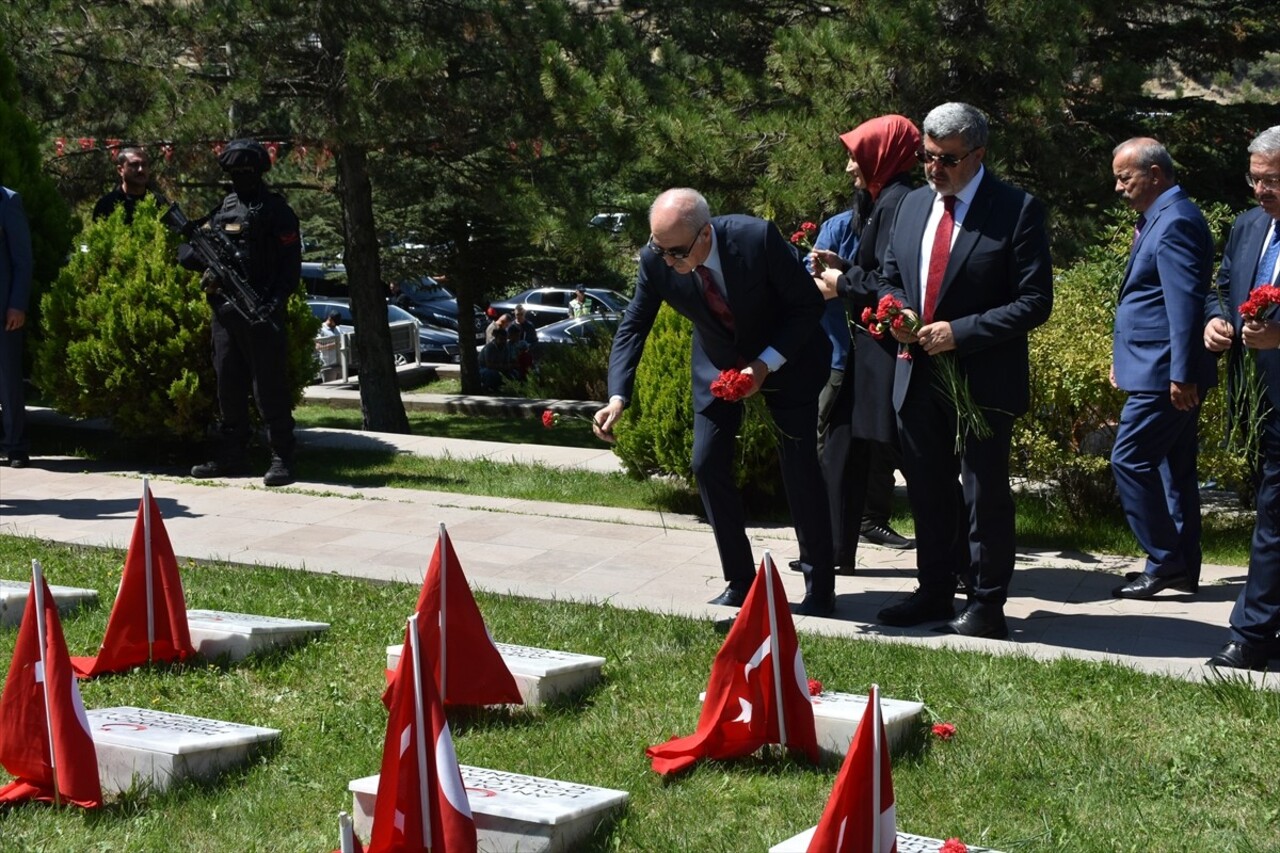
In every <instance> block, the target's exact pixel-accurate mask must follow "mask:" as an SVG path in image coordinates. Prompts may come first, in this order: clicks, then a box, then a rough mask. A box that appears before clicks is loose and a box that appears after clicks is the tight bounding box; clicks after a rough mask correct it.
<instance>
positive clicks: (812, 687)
mask: <svg viewBox="0 0 1280 853" xmlns="http://www.w3.org/2000/svg"><path fill="white" fill-rule="evenodd" d="M821 692H822V682H821V681H819V680H818V679H816V678H810V679H809V695H810V696H817V695H818V694H819V693H821Z"/></svg>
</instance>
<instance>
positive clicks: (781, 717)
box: [764, 550, 787, 747]
mask: <svg viewBox="0 0 1280 853" xmlns="http://www.w3.org/2000/svg"><path fill="white" fill-rule="evenodd" d="M776 571H777V567H776V566H774V564H773V555H771V554H770V553H769V552H768V550H766V551H765V552H764V582H765V583H764V588H765V590H766V593H767V596H768V603H769V655H770V657H772V658H773V667H772V669H773V695H774V703H775V705H776V706H777V709H778V738H779V740H780V742H781V744H782V746H784V747H785V746H786V745H787V713H786V710H785V708H786V705H785V704H784V703H783V701H782V661H780V660H778V611H777V610H776V609H775V608H774V605H773V575H774V572H776Z"/></svg>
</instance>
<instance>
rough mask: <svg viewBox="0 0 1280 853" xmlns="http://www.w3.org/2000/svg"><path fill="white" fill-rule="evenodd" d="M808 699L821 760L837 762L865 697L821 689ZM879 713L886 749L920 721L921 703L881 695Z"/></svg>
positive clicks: (703, 696) (898, 742) (893, 746)
mask: <svg viewBox="0 0 1280 853" xmlns="http://www.w3.org/2000/svg"><path fill="white" fill-rule="evenodd" d="M706 696H707V694H706V693H702V694H701V695H699V697H698V700H699V701H704V700H705V699H706ZM809 702H810V703H811V704H812V705H813V727H814V730H815V733H816V734H817V736H818V750H819V751H820V752H821V753H822V757H823V759H824V760H826V761H835V762H836V763H840V762H842V761H844V756H845V754H846V753H847V752H848V751H849V744H851V743H853V735H854V732H856V731H857V730H858V723H860V722H861V721H862V715H863V713H864V712H865V711H866V709H867V697H866V696H857V695H855V694H853V693H837V692H835V691H833V690H824V691H822V692H821V693H819V694H818V695H817V696H811V697H810V698H809ZM880 713H881V716H882V717H883V718H884V735H885V737H886V738H887V739H888V741H889V749H890V750H894V749H897V748H898V747H899V746H900V745H901V744H902V742H903V741H904V740H905V739H906V738H907V737H908V736H909V735H910V734H911V732H912V730H913V729H915V728H916V727H917V726H918V725H919V724H920V717H921V715H922V714H923V713H924V703H923V702H907V701H904V700H902V699H886V698H885V697H883V696H881V697H880Z"/></svg>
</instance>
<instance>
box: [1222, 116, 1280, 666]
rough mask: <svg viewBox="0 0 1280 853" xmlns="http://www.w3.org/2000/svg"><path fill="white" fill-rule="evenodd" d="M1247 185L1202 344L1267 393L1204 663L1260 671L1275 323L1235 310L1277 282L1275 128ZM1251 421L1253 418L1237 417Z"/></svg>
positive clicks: (1279, 138)
mask: <svg viewBox="0 0 1280 853" xmlns="http://www.w3.org/2000/svg"><path fill="white" fill-rule="evenodd" d="M1249 185H1250V186H1252V187H1253V192H1254V195H1255V196H1256V197H1257V199H1258V206H1257V207H1255V208H1254V209H1252V210H1250V211H1248V212H1247V213H1243V214H1241V215H1240V216H1239V218H1237V219H1236V221H1235V223H1234V224H1233V225H1232V226H1231V237H1230V238H1229V239H1228V240H1227V249H1226V253H1225V254H1224V255H1223V258H1222V266H1221V267H1220V268H1219V270H1218V281H1217V286H1216V287H1215V288H1214V291H1213V292H1212V293H1211V294H1210V296H1209V299H1208V300H1207V301H1206V302H1205V314H1206V316H1207V317H1208V322H1207V323H1206V325H1205V328H1204V344H1205V346H1206V347H1207V348H1208V349H1209V350H1210V351H1211V352H1222V351H1224V350H1227V349H1230V350H1231V354H1230V357H1229V358H1230V361H1229V371H1228V374H1227V375H1228V377H1230V379H1231V383H1232V385H1235V384H1236V383H1238V382H1239V381H1240V380H1241V375H1242V374H1241V370H1240V368H1241V367H1242V366H1243V363H1244V362H1243V360H1244V359H1246V358H1253V359H1256V367H1257V376H1258V377H1259V378H1260V379H1261V380H1262V385H1263V388H1264V389H1265V390H1266V399H1265V409H1264V413H1263V419H1262V426H1261V433H1262V434H1261V436H1259V438H1260V440H1261V448H1260V449H1261V451H1262V471H1261V472H1260V473H1261V476H1260V478H1259V483H1258V503H1257V520H1256V521H1255V522H1254V526H1253V546H1252V549H1251V551H1250V554H1249V574H1248V576H1247V577H1246V578H1245V582H1244V589H1242V590H1240V597H1239V598H1237V599H1236V606H1235V607H1234V608H1233V609H1232V611H1231V639H1230V640H1229V641H1228V642H1227V644H1226V645H1225V646H1223V647H1222V650H1221V651H1219V652H1218V653H1217V654H1216V655H1214V656H1213V657H1212V658H1210V659H1209V665H1210V666H1226V667H1234V668H1237V669H1266V667H1267V661H1268V659H1269V658H1271V657H1274V656H1275V655H1276V654H1277V652H1280V648H1278V647H1277V645H1278V644H1277V642H1276V640H1277V632H1280V415H1277V412H1280V318H1274V317H1273V318H1270V319H1267V320H1265V321H1264V322H1261V323H1257V322H1249V323H1242V322H1241V319H1240V313H1239V306H1240V304H1241V303H1243V302H1244V301H1245V300H1246V299H1248V298H1249V291H1250V290H1252V289H1253V288H1255V287H1259V286H1261V285H1266V284H1270V285H1274V284H1276V273H1277V267H1280V125H1277V126H1275V127H1271V128H1268V129H1267V130H1264V131H1263V132H1262V133H1260V134H1258V136H1257V137H1256V138H1255V139H1254V140H1253V142H1251V143H1250V144H1249ZM1241 344H1242V346H1241ZM1246 349H1249V350H1252V352H1248V353H1246V352H1245V350H1246ZM1239 390H1241V389H1239V388H1233V393H1232V394H1231V399H1232V400H1236V399H1239V398H1240V397H1241V396H1242V395H1239V394H1238V391H1239ZM1245 399H1247V397H1245ZM1250 415H1252V416H1255V417H1256V416H1257V415H1258V413H1257V412H1252V413H1250V412H1247V411H1246V412H1239V413H1237V416H1238V417H1249V416H1250Z"/></svg>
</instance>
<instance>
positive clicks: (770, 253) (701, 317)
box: [609, 215, 835, 596]
mask: <svg viewBox="0 0 1280 853" xmlns="http://www.w3.org/2000/svg"><path fill="white" fill-rule="evenodd" d="M711 224H712V228H713V230H714V231H715V244H716V251H717V253H718V255H719V259H720V264H721V269H722V271H723V273H724V285H725V290H726V291H727V301H728V305H729V309H730V310H731V311H732V313H733V321H734V329H733V331H732V332H730V331H729V330H728V329H727V328H726V327H725V326H724V325H723V324H722V323H721V322H720V321H719V320H718V319H716V317H715V316H714V315H713V314H712V313H711V310H710V309H709V308H708V307H707V303H706V301H705V299H704V297H703V291H702V285H701V282H700V281H699V280H698V275H697V273H696V272H694V273H690V274H688V275H680V274H679V273H677V272H676V271H675V270H674V269H672V268H671V267H669V266H667V264H666V263H665V262H664V261H663V260H662V259H661V258H659V257H656V256H655V255H654V254H653V253H652V252H649V251H644V252H642V253H641V259H640V271H639V275H638V277H637V280H636V292H635V297H634V298H633V299H632V301H631V304H630V305H629V306H628V307H627V311H626V314H625V315H624V316H623V318H622V322H621V323H620V324H619V325H618V332H617V334H616V335H615V336H614V340H613V351H612V353H611V355H610V358H609V394H610V396H611V397H612V396H617V397H621V398H622V399H623V400H625V401H630V399H631V397H632V393H633V387H634V384H635V372H636V366H637V365H638V364H639V363H640V356H641V354H642V352H643V350H644V344H645V339H646V338H647V337H648V334H649V330H650V329H651V328H652V326H653V322H654V319H655V318H656V317H657V315H658V309H659V308H661V307H662V304H663V303H664V302H665V303H667V304H668V305H670V306H671V307H672V308H674V309H675V310H676V311H677V312H679V313H680V314H682V315H684V316H685V317H687V318H688V319H689V320H690V321H692V323H693V352H692V358H691V365H692V373H693V404H694V405H693V409H694V432H693V473H694V477H695V478H696V480H697V482H698V490H699V492H700V494H701V496H702V503H703V507H704V508H705V510H706V513H707V520H708V521H709V522H710V523H711V527H712V531H713V532H714V534H715V538H716V547H717V548H718V550H719V552H720V562H721V566H722V568H723V571H724V577H725V580H726V581H728V582H729V583H730V584H731V585H734V586H741V587H744V588H745V587H746V586H748V585H750V583H751V581H752V579H753V578H754V577H755V569H756V564H755V562H754V560H753V558H752V555H751V544H750V542H749V541H748V539H747V534H746V517H745V514H744V512H743V508H742V499H741V495H740V493H739V491H738V487H737V485H736V483H735V482H734V475H733V458H734V447H735V444H736V435H737V433H738V427H739V425H740V424H741V421H742V409H743V405H742V404H741V403H726V402H725V401H723V400H719V399H717V398H716V397H715V396H713V395H712V393H711V383H712V382H713V381H714V380H715V379H716V377H718V376H719V375H720V371H722V370H726V369H729V368H734V367H743V366H745V365H746V364H748V363H749V362H751V361H752V360H753V359H755V358H757V357H758V356H759V355H760V354H761V352H763V351H764V350H765V349H766V348H767V347H770V346H772V347H773V348H774V349H775V350H777V351H778V352H779V353H780V354H781V355H782V356H783V357H785V358H786V363H785V364H784V365H783V366H782V367H781V368H780V369H779V370H778V371H776V372H772V373H770V374H769V375H768V377H767V378H766V379H765V382H764V385H763V387H762V388H761V390H760V393H761V394H763V395H764V400H765V402H766V403H767V404H768V407H769V411H770V413H771V414H772V416H773V419H774V422H775V423H776V424H777V426H778V431H779V436H778V445H779V455H780V459H781V463H782V479H783V484H784V486H785V488H786V493H787V500H788V503H789V504H790V506H791V515H792V519H793V521H794V523H795V527H796V535H797V538H798V540H799V544H800V559H801V560H802V561H803V562H805V563H808V564H809V565H810V566H812V567H813V569H812V571H810V572H807V573H806V578H807V582H808V584H809V587H810V591H811V592H814V593H817V594H819V595H823V596H829V595H832V594H833V593H834V584H835V580H834V575H833V573H832V556H831V523H830V518H829V516H828V510H827V502H826V495H825V493H824V492H823V490H822V489H821V488H820V484H821V482H822V472H821V469H820V468H819V467H818V456H817V434H816V425H817V416H818V393H819V392H820V391H821V390H822V387H823V384H824V383H825V382H826V379H827V376H828V373H829V372H830V365H831V343H830V341H828V340H827V336H826V335H825V334H823V332H822V329H821V327H820V325H819V320H820V318H821V317H822V313H823V310H824V304H823V299H822V296H821V295H820V294H819V293H818V290H817V288H815V287H814V286H813V279H812V277H811V276H810V275H809V272H808V271H807V270H806V269H805V267H804V264H803V263H802V262H801V261H800V259H799V258H797V257H796V254H795V252H794V251H793V250H792V248H791V246H790V245H789V244H788V243H787V242H786V240H784V239H783V237H782V235H781V234H780V233H779V232H778V229H777V228H775V227H774V226H773V224H772V223H770V222H766V221H765V220H762V219H757V218H755V217H750V216H737V215H735V216H718V217H715V218H713V219H712V221H711Z"/></svg>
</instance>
